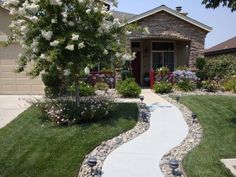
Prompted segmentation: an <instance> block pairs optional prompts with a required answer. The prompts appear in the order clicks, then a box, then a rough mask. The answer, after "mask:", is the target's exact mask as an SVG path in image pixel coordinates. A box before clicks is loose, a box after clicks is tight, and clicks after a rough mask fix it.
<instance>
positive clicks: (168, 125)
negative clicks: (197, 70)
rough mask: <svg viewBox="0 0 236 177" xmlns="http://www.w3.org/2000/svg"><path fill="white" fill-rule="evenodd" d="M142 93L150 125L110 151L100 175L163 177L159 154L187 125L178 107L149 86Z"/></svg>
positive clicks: (178, 140) (177, 139)
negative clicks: (142, 132)
mask: <svg viewBox="0 0 236 177" xmlns="http://www.w3.org/2000/svg"><path fill="white" fill-rule="evenodd" d="M142 95H143V96H144V101H145V103H146V104H147V105H148V106H150V110H151V117H150V129H149V130H148V131H147V132H145V133H144V134H142V135H140V136H139V137H137V138H135V139H134V140H131V141H130V142H128V143H126V144H124V145H122V146H120V147H119V148H118V149H116V150H115V151H113V152H112V153H111V154H110V155H109V156H108V157H107V159H106V160H105V162H104V165H103V169H102V172H103V175H102V177H164V175H163V174H162V172H161V170H160V168H159V163H160V160H161V158H162V157H163V155H165V154H166V153H167V152H168V151H169V150H171V149H172V148H173V147H175V146H177V145H178V144H180V143H181V142H182V140H184V138H185V137H186V136H187V133H188V126H187V124H186V123H185V121H184V119H183V115H182V113H181V112H180V111H179V109H178V108H177V107H175V106H174V105H172V104H170V103H168V102H166V101H165V100H164V99H162V98H161V97H159V96H157V95H156V94H154V93H153V92H152V91H151V90H148V89H147V90H143V91H142Z"/></svg>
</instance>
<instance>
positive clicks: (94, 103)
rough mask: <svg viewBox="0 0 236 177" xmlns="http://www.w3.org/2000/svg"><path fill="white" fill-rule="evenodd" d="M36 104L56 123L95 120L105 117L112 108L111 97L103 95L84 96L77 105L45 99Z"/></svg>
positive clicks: (65, 101) (66, 123)
mask: <svg viewBox="0 0 236 177" xmlns="http://www.w3.org/2000/svg"><path fill="white" fill-rule="evenodd" d="M36 106H38V107H40V108H41V109H42V110H43V111H45V112H46V114H47V116H48V119H49V120H50V121H52V122H55V123H56V124H58V125H72V124H77V123H88V122H95V121H98V120H101V119H104V118H107V116H108V114H109V113H110V112H111V110H112V108H113V102H112V99H111V98H109V97H105V96H92V97H84V98H82V99H81V102H80V105H79V106H78V105H77V104H76V103H75V102H74V101H71V100H65V99H53V100H50V99H47V100H45V101H43V102H38V103H37V104H36Z"/></svg>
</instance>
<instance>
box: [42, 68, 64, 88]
mask: <svg viewBox="0 0 236 177" xmlns="http://www.w3.org/2000/svg"><path fill="white" fill-rule="evenodd" d="M42 81H43V83H44V85H45V86H48V87H58V86H59V85H60V83H61V81H60V77H59V71H58V70H57V68H56V66H55V65H53V66H51V67H50V68H49V70H48V72H45V73H43V74H42Z"/></svg>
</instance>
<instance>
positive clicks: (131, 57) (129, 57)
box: [122, 52, 136, 61]
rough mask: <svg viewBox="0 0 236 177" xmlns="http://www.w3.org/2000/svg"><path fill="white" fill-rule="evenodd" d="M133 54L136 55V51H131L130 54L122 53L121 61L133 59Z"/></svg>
mask: <svg viewBox="0 0 236 177" xmlns="http://www.w3.org/2000/svg"><path fill="white" fill-rule="evenodd" d="M135 56H136V53H135V52H134V53H132V55H130V54H128V53H126V54H124V55H123V56H122V60H123V61H132V60H134V58H135Z"/></svg>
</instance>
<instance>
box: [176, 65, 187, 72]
mask: <svg viewBox="0 0 236 177" xmlns="http://www.w3.org/2000/svg"><path fill="white" fill-rule="evenodd" d="M177 70H184V71H187V70H188V67H187V66H185V65H183V66H178V67H177V68H176V71H177Z"/></svg>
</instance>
